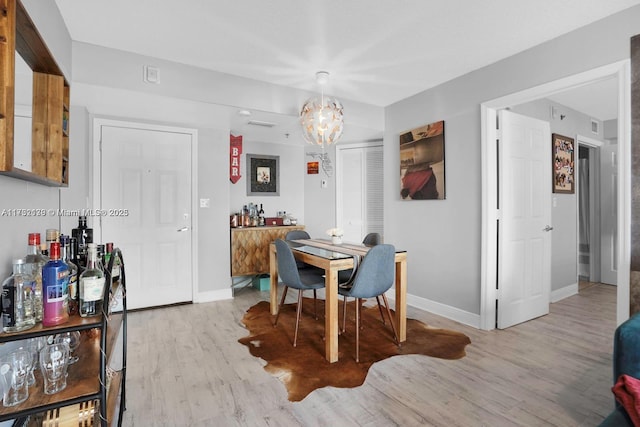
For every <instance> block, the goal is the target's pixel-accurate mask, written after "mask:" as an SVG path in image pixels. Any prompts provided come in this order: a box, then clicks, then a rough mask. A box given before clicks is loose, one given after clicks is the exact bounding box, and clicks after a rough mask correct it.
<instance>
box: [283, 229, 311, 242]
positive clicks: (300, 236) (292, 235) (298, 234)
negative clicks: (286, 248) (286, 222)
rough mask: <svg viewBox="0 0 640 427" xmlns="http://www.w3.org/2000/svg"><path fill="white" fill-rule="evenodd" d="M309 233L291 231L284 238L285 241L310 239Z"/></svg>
mask: <svg viewBox="0 0 640 427" xmlns="http://www.w3.org/2000/svg"><path fill="white" fill-rule="evenodd" d="M310 238H311V236H309V233H307V232H306V231H304V230H291V231H289V232H288V233H287V234H286V235H285V236H284V239H285V240H300V239H310Z"/></svg>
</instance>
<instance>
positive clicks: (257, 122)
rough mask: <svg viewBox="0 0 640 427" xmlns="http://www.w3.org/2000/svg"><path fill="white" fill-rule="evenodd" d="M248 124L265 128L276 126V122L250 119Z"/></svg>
mask: <svg viewBox="0 0 640 427" xmlns="http://www.w3.org/2000/svg"><path fill="white" fill-rule="evenodd" d="M247 124H248V125H253V126H262V127H265V128H272V127H274V126H275V125H276V124H275V123H271V122H263V121H260V120H249V121H248V122H247Z"/></svg>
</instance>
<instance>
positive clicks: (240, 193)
mask: <svg viewBox="0 0 640 427" xmlns="http://www.w3.org/2000/svg"><path fill="white" fill-rule="evenodd" d="M247 154H257V155H261V154H262V155H269V156H279V157H280V159H279V164H280V188H279V189H280V195H279V196H247V180H248V178H249V177H248V174H247V157H246V156H247ZM303 156H304V146H303V145H302V144H298V145H289V144H286V145H285V144H272V143H264V142H251V141H249V142H244V141H243V143H242V156H241V159H240V170H241V172H240V174H241V175H242V177H241V178H240V179H239V180H238V182H236V183H235V184H231V183H230V181H229V179H228V176H227V181H228V182H229V186H230V187H231V190H230V191H231V197H230V206H229V207H230V211H229V213H234V212H238V211H240V209H242V206H243V205H246V204H248V203H250V202H253V203H254V204H258V205H260V203H262V204H263V209H264V212H265V215H266V216H267V217H272V216H276V212H277V211H286V212H287V214H289V215H293V216H294V217H295V218H297V219H298V224H305V215H304V212H305V191H304V175H305V174H306V163H305V162H304V157H303ZM228 169H229V168H228V167H227V170H228Z"/></svg>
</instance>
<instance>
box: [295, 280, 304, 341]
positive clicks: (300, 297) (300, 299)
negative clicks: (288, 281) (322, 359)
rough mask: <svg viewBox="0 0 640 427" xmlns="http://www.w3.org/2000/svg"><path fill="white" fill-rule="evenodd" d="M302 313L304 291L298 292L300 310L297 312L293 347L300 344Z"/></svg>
mask: <svg viewBox="0 0 640 427" xmlns="http://www.w3.org/2000/svg"><path fill="white" fill-rule="evenodd" d="M301 311H302V289H300V290H298V309H297V310H296V332H295V334H294V335H293V346H294V347H296V345H297V344H298V325H299V324H300V312H301Z"/></svg>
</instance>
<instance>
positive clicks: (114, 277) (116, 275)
mask: <svg viewBox="0 0 640 427" xmlns="http://www.w3.org/2000/svg"><path fill="white" fill-rule="evenodd" d="M112 256H113V242H109V243H107V252H106V254H105V256H104V267H105V268H109V262H110V261H111V257H112ZM118 280H120V257H116V258H115V259H114V260H113V268H112V269H111V282H117V281H118Z"/></svg>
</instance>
